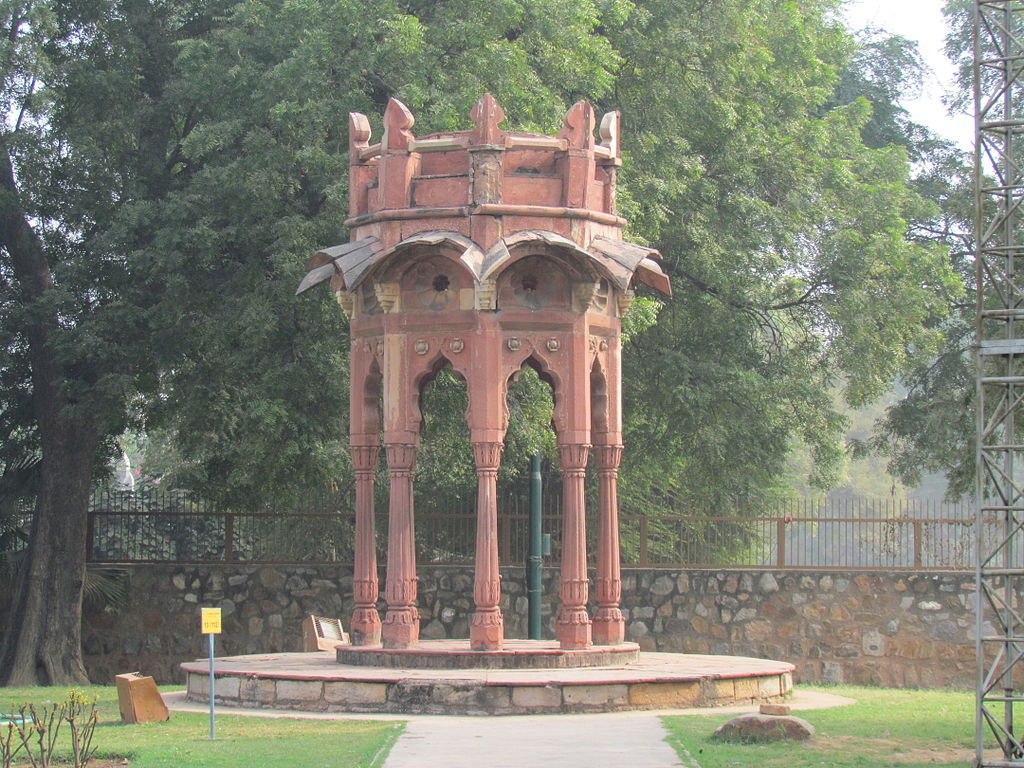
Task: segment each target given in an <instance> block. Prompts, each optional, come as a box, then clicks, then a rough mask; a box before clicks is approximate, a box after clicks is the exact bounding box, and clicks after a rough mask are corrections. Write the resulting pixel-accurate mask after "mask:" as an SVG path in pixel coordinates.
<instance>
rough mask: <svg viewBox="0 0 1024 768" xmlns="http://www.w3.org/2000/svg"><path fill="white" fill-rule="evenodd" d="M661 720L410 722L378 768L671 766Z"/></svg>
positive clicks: (675, 761) (627, 716) (674, 761)
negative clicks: (380, 767) (381, 767)
mask: <svg viewBox="0 0 1024 768" xmlns="http://www.w3.org/2000/svg"><path fill="white" fill-rule="evenodd" d="M665 735H666V733H665V729H664V727H663V726H662V724H661V721H660V720H658V718H657V717H654V716H652V715H650V714H648V713H643V714H638V713H633V712H630V713H624V714H621V715H616V716H615V717H608V716H605V715H555V716H526V717H517V718H514V719H510V718H499V717H492V718H484V717H478V718H472V719H469V720H467V719H464V718H447V719H443V720H439V719H436V718H434V719H430V720H427V719H426V718H413V719H410V720H409V722H408V724H407V725H406V728H405V732H404V733H403V734H402V735H401V736H400V737H399V739H398V742H397V743H396V744H395V746H394V747H393V748H392V750H391V753H390V754H389V755H388V758H387V760H385V761H384V766H383V768H480V766H487V768H538V767H539V766H545V765H549V766H558V768H605V767H607V768H613V767H614V768H619V767H620V766H629V768H672V767H673V766H680V765H682V763H680V762H679V758H678V757H677V755H676V753H675V750H674V749H672V747H670V746H669V745H668V744H667V743H666V742H665Z"/></svg>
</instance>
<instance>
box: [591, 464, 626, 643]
mask: <svg viewBox="0 0 1024 768" xmlns="http://www.w3.org/2000/svg"><path fill="white" fill-rule="evenodd" d="M594 458H595V460H596V463H597V476H598V493H599V502H598V503H599V517H598V529H597V547H598V549H597V579H596V582H595V587H596V591H597V612H596V613H595V614H594V642H595V643H596V644H597V645H617V644H619V643H621V642H623V641H624V640H625V639H626V622H625V620H624V619H623V618H622V610H621V609H620V608H619V603H620V601H621V600H622V565H621V561H620V554H619V499H618V478H619V462H620V460H621V459H622V446H621V445H597V446H594Z"/></svg>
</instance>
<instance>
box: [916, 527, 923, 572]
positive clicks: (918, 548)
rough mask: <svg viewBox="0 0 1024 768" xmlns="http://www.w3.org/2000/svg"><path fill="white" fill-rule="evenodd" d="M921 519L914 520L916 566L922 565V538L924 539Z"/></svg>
mask: <svg viewBox="0 0 1024 768" xmlns="http://www.w3.org/2000/svg"><path fill="white" fill-rule="evenodd" d="M922 538H923V537H922V530H921V521H920V520H915V521H914V567H915V568H920V567H921V539H922Z"/></svg>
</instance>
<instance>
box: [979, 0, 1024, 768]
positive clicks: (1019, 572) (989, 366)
mask: <svg viewBox="0 0 1024 768" xmlns="http://www.w3.org/2000/svg"><path fill="white" fill-rule="evenodd" d="M974 104H975V163H974V185H975V195H976V212H975V225H974V226H975V237H974V241H975V249H976V253H975V259H976V268H977V348H976V351H977V358H976V359H977V408H978V412H977V417H978V420H977V441H976V450H977V467H978V475H977V523H976V532H975V538H976V542H977V570H976V583H977V595H978V599H977V607H976V610H977V621H976V625H975V638H976V640H975V644H976V650H977V658H978V689H977V713H976V742H977V744H976V750H977V752H976V754H977V758H976V759H977V764H978V766H984V767H986V768H987V767H989V766H991V767H992V768H996V767H997V766H1024V746H1022V736H1021V732H1020V731H1021V728H1020V726H1019V725H1018V723H1017V722H1016V720H1015V717H1016V716H1018V715H1019V714H1020V710H1021V704H1024V603H1022V597H1024V596H1022V594H1021V586H1022V585H1024V557H1022V556H1021V555H1022V546H1024V466H1022V464H1024V454H1022V452H1024V441H1022V429H1024V232H1022V225H1024V216H1022V213H1024V211H1022V209H1021V205H1022V203H1024V168H1022V161H1024V0H976V1H975V4H974ZM1018 424H1020V425H1021V426H1020V427H1018V426H1017V425H1018ZM992 520H997V521H999V522H1000V525H999V526H998V530H999V533H998V534H997V535H995V536H993V535H992V533H991V530H992V526H991V522H989V528H988V532H987V533H984V534H983V529H984V527H985V526H984V525H983V523H984V522H986V521H992ZM993 737H994V740H995V741H996V742H997V743H998V747H999V748H998V750H996V751H994V752H993V751H992V750H991V749H990V751H989V753H988V755H987V756H986V754H985V753H984V751H983V749H982V746H983V742H984V741H986V740H989V741H990V740H991V739H992V738H993Z"/></svg>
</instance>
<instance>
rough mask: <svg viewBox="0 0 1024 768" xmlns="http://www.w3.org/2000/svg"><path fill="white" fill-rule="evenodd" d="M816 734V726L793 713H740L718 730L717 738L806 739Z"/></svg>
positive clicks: (752, 739) (743, 739) (740, 739)
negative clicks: (780, 714) (792, 714)
mask: <svg viewBox="0 0 1024 768" xmlns="http://www.w3.org/2000/svg"><path fill="white" fill-rule="evenodd" d="M813 735H814V726H813V725H811V724H810V723H808V722H807V721H806V720H804V719H803V718H800V717H793V716H791V715H786V716H782V717H779V716H775V715H758V714H751V715H740V716H739V717H734V718H733V719H732V720H730V721H729V722H727V723H726V724H725V725H723V726H722V727H721V728H719V729H718V730H717V731H715V738H716V739H721V740H722V741H743V742H747V741H781V740H782V739H793V740H795V741H805V740H807V739H809V738H811V736H813Z"/></svg>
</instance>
